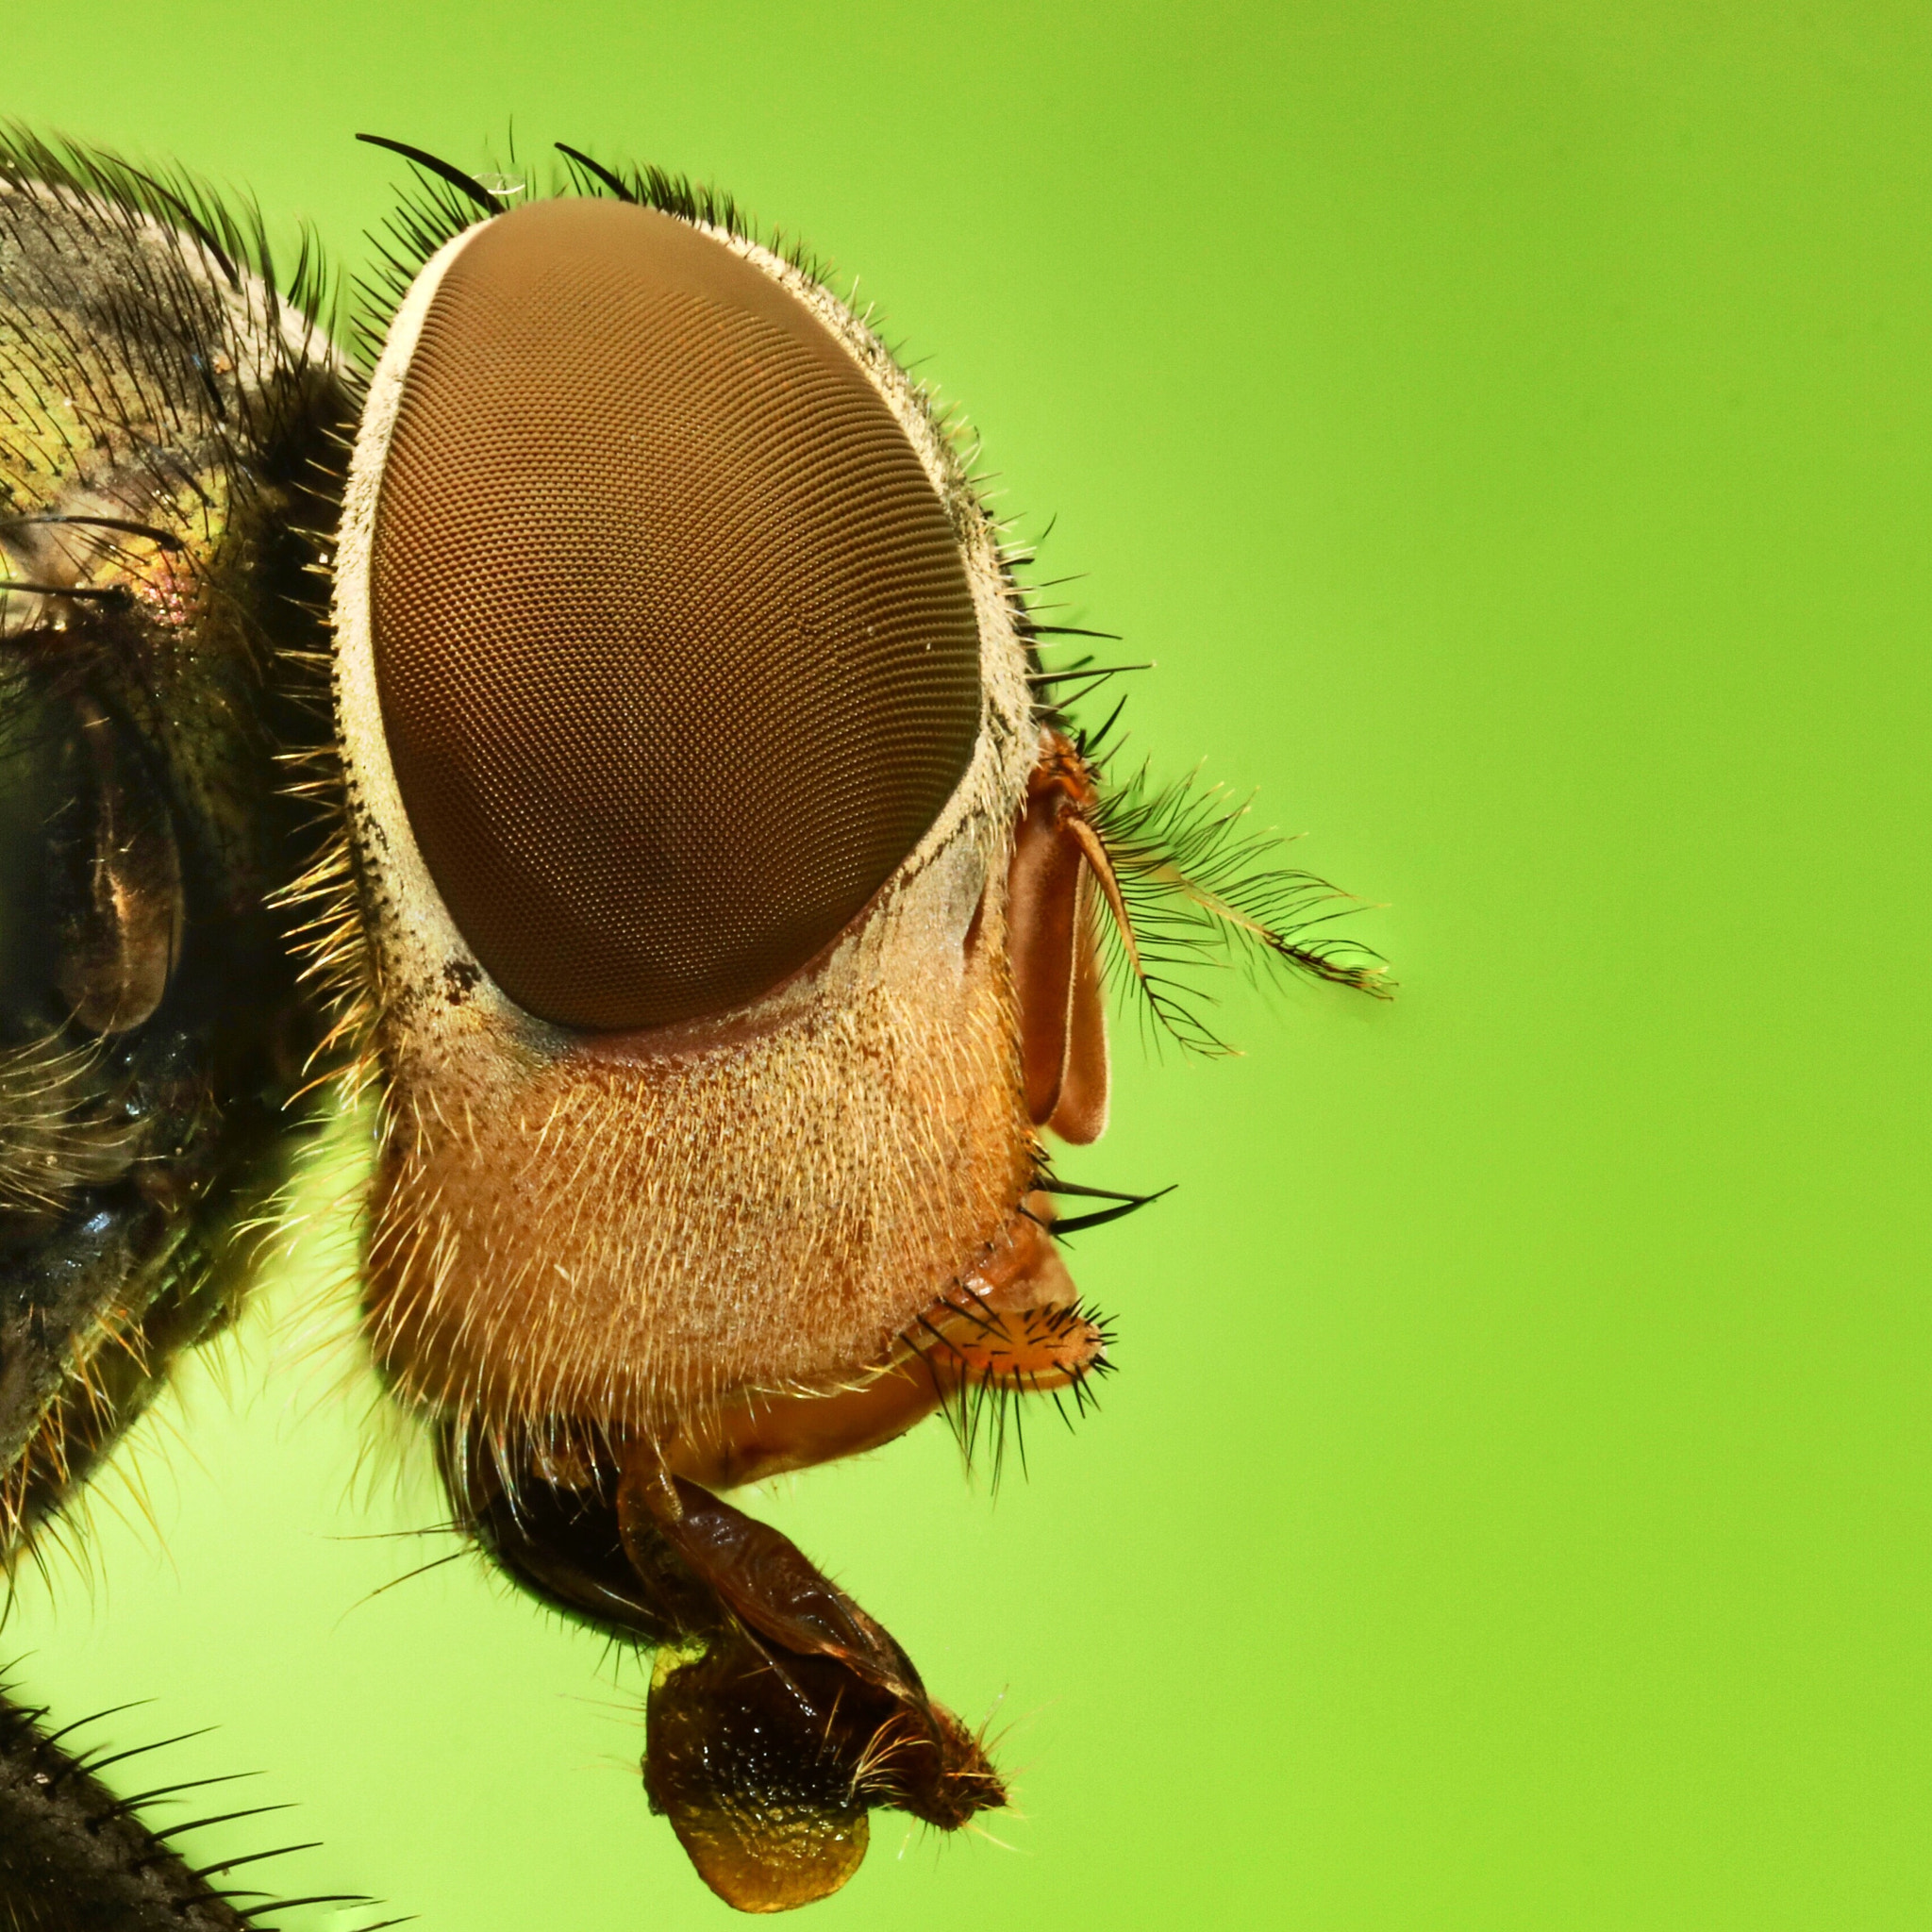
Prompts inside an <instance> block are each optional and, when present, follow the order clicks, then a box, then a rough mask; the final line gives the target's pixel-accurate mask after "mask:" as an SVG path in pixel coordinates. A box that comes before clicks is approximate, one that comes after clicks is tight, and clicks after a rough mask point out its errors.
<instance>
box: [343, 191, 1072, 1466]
mask: <svg viewBox="0 0 1932 1932" xmlns="http://www.w3.org/2000/svg"><path fill="white" fill-rule="evenodd" d="M546 249H548V250H550V251H551V252H552V254H553V255H554V256H555V257H556V259H555V260H552V259H550V258H547V257H546V256H545V250H546ZM613 261H615V262H616V264H617V265H616V266H615V267H614V268H613V267H612V265H611V264H612V262H613ZM626 264H628V266H626ZM546 305H549V306H548V307H546ZM552 309H554V311H555V318H561V320H560V321H558V320H555V319H554V318H553V319H552V320H550V321H546V317H550V316H551V312H552ZM574 313H575V314H578V315H580V316H593V317H598V318H605V319H607V320H608V317H609V316H611V315H613V314H615V315H619V316H622V317H627V318H629V320H628V322H627V323H626V327H627V329H628V330H629V334H628V335H627V336H626V335H625V334H624V332H623V331H619V332H618V335H617V337H616V338H615V339H614V340H615V341H616V346H615V347H614V348H607V346H605V345H601V344H600V343H599V342H597V341H588V338H589V337H590V336H591V335H592V334H593V333H594V331H591V330H588V329H584V330H580V332H579V333H580V334H581V335H582V336H584V337H585V338H586V339H587V340H578V339H577V338H576V337H574V336H572V335H571V333H570V331H569V328H568V327H567V324H568V321H569V318H570V317H571V316H572V315H573V314H574ZM546 328H547V329H548V330H549V335H550V337H553V338H558V340H552V341H548V342H547V351H546V353H547V355H548V357H549V358H552V359H554V358H561V359H562V361H563V362H564V363H566V364H570V365H571V367H572V368H573V369H574V371H575V373H574V374H573V375H571V377H570V379H569V381H568V382H566V383H563V384H562V385H561V386H560V387H559V386H558V385H556V384H553V385H552V388H551V389H550V390H549V391H544V392H542V393H538V392H536V391H529V390H528V389H527V388H526V386H525V380H524V372H525V371H526V370H527V369H529V368H530V367H531V366H533V358H534V356H535V352H536V350H537V349H538V348H540V347H545V346H546V344H545V341H544V340H543V338H544V331H545V329H546ZM519 330H522V331H523V332H524V334H525V335H528V336H530V340H529V341H525V340H524V339H523V336H519V335H518V334H517V331H519ZM532 331H534V332H535V333H534V335H532V334H531V332H532ZM606 333H608V330H607V331H606ZM640 344H641V346H639V345H640ZM574 357H575V358H576V360H575V363H573V362H572V358H574ZM612 358H615V359H614V360H613V359H612ZM678 358H685V359H686V360H688V361H689V363H690V373H689V377H688V379H686V378H685V377H683V376H679V375H678V373H677V372H678V370H679V369H680V368H682V367H683V366H684V365H683V363H682V362H680V361H679V360H678ZM660 364H661V365H664V367H668V368H669V369H670V370H671V376H670V377H669V378H665V377H664V376H663V368H660V366H659V365H660ZM546 366H547V364H546ZM466 384H467V385H469V389H467V390H466V389H465V387H464V385H466ZM472 390H473V391H475V395H476V397H477V398H478V401H477V405H476V408H477V412H478V420H479V421H480V422H481V423H482V425H483V426H482V427H481V428H480V429H479V430H478V431H477V434H476V436H475V438H473V439H470V440H469V441H468V445H467V457H468V458H474V457H475V448H476V447H478V446H483V445H487V446H488V447H489V448H490V449H491V450H492V451H494V452H497V453H498V455H497V458H495V459H493V460H494V467H492V466H491V464H484V465H482V466H480V467H479V466H478V464H477V463H476V462H475V460H469V461H468V466H467V467H465V466H464V464H462V463H458V464H457V465H456V467H455V469H454V470H453V471H452V472H451V473H450V474H449V475H444V474H443V472H442V470H441V467H440V466H441V455H440V452H441V451H442V450H443V449H445V448H446V447H448V446H449V445H450V443H451V441H452V440H453V439H455V437H456V432H457V429H458V427H459V426H460V425H461V424H462V422H463V421H464V420H466V419H465V417H464V414H463V408H464V397H465V395H466V394H468V393H469V392H470V391H472ZM585 394H594V395H597V396H599V397H600V398H601V400H600V402H599V404H598V406H597V409H596V410H593V411H591V414H590V416H589V417H586V416H584V415H583V414H582V413H581V412H579V411H578V410H577V407H576V404H577V398H579V397H580V396H582V395H585ZM747 399H748V400H747ZM600 412H601V413H600ZM626 412H628V413H626ZM606 418H608V420H609V422H610V423H611V424H612V425H614V426H613V427H612V428H611V430H610V434H609V436H608V438H607V437H604V436H602V435H601V433H600V431H599V428H598V425H599V424H600V423H602V422H603V421H605V419H606ZM566 419H567V420H566ZM640 451H641V454H638V452H640ZM626 465H629V467H626ZM506 531H508V532H511V533H512V535H511V536H508V537H507V536H505V535H504V533H505V532H506ZM801 531H803V532H805V533H807V534H808V536H810V537H811V539H812V542H811V544H805V543H804V540H803V539H802V538H799V537H798V535H797V533H799V532H801ZM518 545H521V547H518ZM679 545H683V546H685V549H684V550H680V549H679V547H678V546H679ZM814 546H815V547H814ZM686 551H688V552H689V556H688V558H687V556H686ZM336 622H337V633H338V642H337V670H336V678H337V699H338V716H339V725H340V735H341V745H342V751H343V757H344V763H345V771H346V778H347V785H348V797H349V804H350V820H351V835H352V843H353V846H354V854H355V859H356V869H357V874H358V890H359V892H360V896H361V911H362V918H363V923H364V926H365V928H366V932H367V938H368V948H369V963H368V976H369V980H370V991H372V992H373V993H374V995H375V998H374V1006H375V1016H376V1026H375V1037H376V1041H377V1052H378V1055H379V1058H380V1059H381V1062H382V1074H383V1079H384V1084H385V1087H386V1090H387V1096H388V1108H389V1118H390V1123H391V1126H390V1132H389V1134H388V1137H387V1150H386V1154H385V1157H384V1160H383V1165H382V1172H381V1175H380V1178H379V1181H378V1184H377V1197H376V1202H375V1216H374V1224H373V1227H374V1231H373V1236H372V1254H371V1274H370V1304H369V1306H370V1316H371V1332H372V1337H373V1340H374V1341H375V1346H376V1349H377V1352H378V1354H379V1355H380V1356H381V1357H382V1358H383V1360H384V1362H385V1365H386V1367H387V1369H388V1370H389V1372H390V1374H391V1376H392V1377H393V1378H394V1380H395V1381H396V1382H397V1384H398V1385H399V1386H401V1387H402V1388H403V1389H405V1390H406V1391H408V1392H410V1393H411V1394H413V1395H415V1396H417V1397H418V1398H420V1399H422V1400H424V1401H425V1402H427V1403H429V1404H430V1405H432V1406H434V1407H441V1408H443V1409H446V1410H447V1409H458V1410H465V1411H470V1412H480V1413H483V1414H486V1415H489V1416H493V1417H498V1418H520V1419H534V1418H539V1417H545V1416H550V1417H557V1416H577V1417H582V1418H584V1419H587V1420H594V1421H603V1422H610V1423H617V1424H624V1425H625V1426H629V1427H644V1428H648V1427H658V1426H661V1425H663V1424H664V1423H665V1422H666V1420H667V1419H669V1418H671V1417H674V1416H675V1415H676V1414H678V1413H680V1412H682V1411H684V1410H686V1409H688V1408H690V1407H691V1406H693V1405H702V1404H704V1403H707V1402H710V1401H714V1400H717V1399H720V1398H722V1397H724V1396H726V1395H728V1394H729V1393H731V1392H732V1391H740V1390H743V1389H746V1388H761V1389H780V1388H799V1387H831V1386H836V1385H837V1384H838V1383H839V1382H840V1381H841V1379H842V1378H846V1377H849V1376H851V1375H854V1374H861V1373H863V1372H864V1371H865V1370H866V1369H867V1368H868V1367H869V1366H871V1365H873V1364H874V1363H876V1362H877V1361H878V1360H880V1359H881V1358H882V1357H883V1356H884V1355H885V1353H886V1352H887V1351H888V1350H889V1349H890V1347H891V1341H892V1338H893V1337H894V1336H895V1335H896V1334H897V1332H898V1331H899V1329H900V1328H902V1327H903V1326H904V1325H905V1324H907V1323H908V1321H910V1320H911V1319H912V1318H913V1317H914V1316H916V1315H917V1314H918V1312H919V1311H920V1309H921V1308H923V1307H925V1306H927V1305H928V1304H929V1303H930V1302H931V1301H932V1300H933V1298H934V1296H935V1295H936V1294H937V1293H939V1292H941V1291H943V1289H944V1287H945V1284H946V1283H947V1282H948V1281H950V1280H952V1279H954V1278H955V1277H957V1276H958V1274H960V1273H961V1272H962V1271H963V1270H964V1269H965V1268H967V1267H969V1266H970V1265H971V1263H972V1261H973V1259H974V1256H975V1255H976V1254H977V1253H978V1252H979V1251H980V1250H981V1249H982V1248H983V1247H984V1246H985V1244H986V1243H987V1242H988V1241H991V1239H992V1238H993V1237H994V1235H995V1234H996V1232H997V1231H998V1229H999V1228H1000V1227H1001V1226H1002V1225H1004V1224H1005V1223H1006V1222H1007V1220H1008V1218H1009V1217H1010V1215H1011V1213H1012V1211H1013V1208H1014V1205H1015V1203H1016V1202H1017V1200H1018V1199H1019V1197H1020V1194H1021V1193H1022V1192H1023V1191H1024V1188H1025V1187H1026V1185H1027V1182H1028V1179H1029V1176H1030V1173H1031V1166H1032V1159H1033V1146H1032V1137H1031V1130H1030V1126H1029V1123H1028V1120H1027V1117H1026V1113H1025V1108H1024V1098H1023V1096H1022V1094H1021V1091H1020V1088H1019V1083H1018V1074H1017V1044H1016V1041H1017V1034H1016V1023H1015V1017H1014V1008H1013V994H1012V989H1011V981H1010V973H1009V969H1008V962H1007V957H1006V945H1005V891H1006V875H1007V866H1008V858H1009V856H1010V852H1011V845H1012V826H1013V824H1014V821H1015V815H1016V812H1017V809H1018V807H1019V804H1020V802H1021V800H1022V799H1023V797H1024V791H1025V784H1026V776H1027V772H1028V770H1029V768H1030V766H1031V763H1032V761H1033V758H1034V754H1035V748H1036V747H1035V742H1034V740H1035V733H1034V727H1033V725H1032V724H1031V707H1030V699H1029V695H1028V689H1027V685H1026V682H1025V671H1026V663H1025V654H1024V644H1023V642H1022V641H1021V638H1020V636H1019V634H1018V630H1017V628H1016V624H1015V610H1014V608H1013V605H1012V602H1011V593H1010V590H1009V587H1008V582H1007V580H1006V578H1005V575H1004V574H1003V571H1002V568H1001V565H1000V560H999V555H998V550H997V545H996V541H995V538H994V534H993V531H992V528H991V524H990V522H989V520H988V518H987V516H986V514H985V512H984V511H983V510H982V508H980V506H979V505H978V503H977V501H976V500H975V498H974V494H973V491H972V490H971V487H970V485H969V484H968V482H967V480H966V478H965V477H964V475H963V473H962V471H961V468H960V465H959V462H958V458H957V456H956V453H955V452H954V450H953V448H952V445H951V443H950V442H949V441H948V440H947V438H946V437H945V435H944V434H943V433H942V432H941V430H940V429H939V428H938V427H936V425H934V423H933V421H932V420H931V418H930V416H929V414H928V412H927V410H926V408H925V406H924V401H923V399H922V398H921V396H920V395H919V393H918V392H917V391H914V390H913V388H912V387H911V385H910V384H909V383H908V380H907V378H906V377H905V376H904V375H903V374H902V373H901V372H900V371H899V370H898V369H897V367H896V365H895V364H893V362H892V361H891V358H890V356H889V355H887V353H886V352H885V351H884V349H883V348H882V347H881V346H880V345H879V344H878V343H877V341H875V340H874V338H873V337H872V336H871V334H870V333H869V332H868V331H867V330H866V329H865V328H864V327H863V326H862V325H860V324H859V323H858V321H857V320H856V319H855V318H854V317H853V316H851V314H850V313H849V312H848V311H847V310H846V309H845V308H843V307H842V306H841V305H840V304H839V303H838V302H837V301H836V299H835V298H834V297H832V296H831V295H830V294H829V293H828V292H827V291H824V289H823V288H821V287H820V286H819V285H818V284H816V283H814V282H812V281H811V280H810V279H809V278H808V277H807V276H805V275H802V274H801V273H800V272H799V271H798V270H797V269H796V268H794V267H793V266H792V265H791V264H789V263H787V262H785V261H783V260H781V259H779V258H777V257H775V256H774V255H772V254H770V253H769V252H767V251H765V250H763V249H761V248H759V247H758V246H756V245H755V244H752V243H749V242H745V241H743V240H742V239H741V238H737V237H733V236H729V235H726V234H724V233H723V232H720V231H713V230H709V229H707V228H704V227H702V226H700V225H694V224H688V223H681V222H675V221H673V220H672V219H671V218H670V217H667V216H663V215H660V214H657V213H655V212H652V211H648V210H644V209H641V208H624V207H618V206H613V205H610V204H597V203H586V204H570V203H549V204H537V205H532V206H528V207H525V208H519V209H517V210H515V211H513V212H512V213H510V214H508V215H506V216H502V217H498V218H497V220H495V221H494V222H491V223H486V224H483V225H478V226H477V227H475V228H472V229H470V230H468V231H466V232H465V233H464V234H463V235H460V236H458V238H457V239H456V241H454V242H451V243H449V244H448V245H447V246H446V247H445V248H444V249H443V250H442V251H441V253H440V254H439V255H437V256H436V257H435V258H432V260H431V261H430V262H429V264H428V265H427V266H426V267H425V270H424V272H423V274H422V275H421V276H419V278H418V280H417V282H416V284H415V285H414V286H413V287H412V289H411V291H410V292H409V294H408V297H407V299H406V300H405V302H404V304H403V306H402V308H400V310H399V311H398V314H397V316H396V319H395V321H394V323H393V324H392V325H391V331H390V335H389V339H388V344H387V346H386V348H385V351H384V354H383V357H382V358H381V361H380V363H379V364H378V367H377V369H376V372H375V376H374V378H373V381H372V386H371V394H370V401H369V405H368V408H367V410H366V412H365V415H364V420H363V425H362V429H361V433H360V436H359V438H358V445H357V450H356V455H355V459H354V463H353V465H352V470H351V480H350V485H349V491H348V497H347V504H346V512H345V517H344V523H343V529H342V536H341V549H340V554H339V561H338V572H337V592H336Z"/></svg>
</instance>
